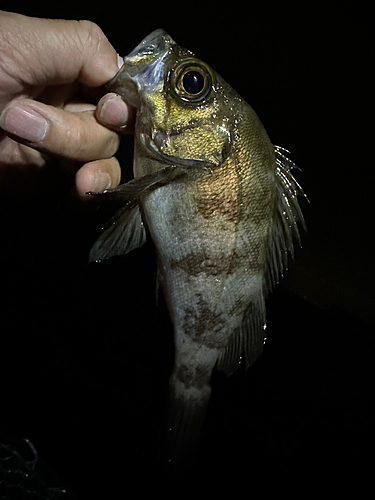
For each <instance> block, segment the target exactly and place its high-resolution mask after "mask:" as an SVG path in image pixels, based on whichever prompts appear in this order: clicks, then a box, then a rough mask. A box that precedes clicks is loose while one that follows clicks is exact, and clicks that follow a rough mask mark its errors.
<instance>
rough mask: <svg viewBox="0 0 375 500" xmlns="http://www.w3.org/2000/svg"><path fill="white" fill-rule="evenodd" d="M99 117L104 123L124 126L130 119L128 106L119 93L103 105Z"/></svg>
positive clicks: (118, 126)
mask: <svg viewBox="0 0 375 500" xmlns="http://www.w3.org/2000/svg"><path fill="white" fill-rule="evenodd" d="M99 118H100V120H101V122H102V123H104V124H107V125H110V126H112V127H117V128H120V127H124V126H126V124H127V123H128V119H129V110H128V106H127V105H126V104H125V103H124V101H123V100H122V99H121V97H120V96H119V95H114V96H113V97H111V98H109V99H108V100H107V101H105V102H104V104H103V105H102V107H101V109H100V111H99Z"/></svg>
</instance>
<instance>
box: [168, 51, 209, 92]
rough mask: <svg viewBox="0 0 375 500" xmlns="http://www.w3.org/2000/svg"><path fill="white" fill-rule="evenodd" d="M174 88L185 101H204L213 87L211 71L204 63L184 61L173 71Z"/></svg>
mask: <svg viewBox="0 0 375 500" xmlns="http://www.w3.org/2000/svg"><path fill="white" fill-rule="evenodd" d="M172 88H173V90H174V92H175V93H176V94H177V96H178V97H179V98H180V99H182V100H184V101H188V102H200V101H203V99H205V98H206V97H207V96H208V95H209V93H210V91H211V89H212V77H211V72H210V71H209V69H208V67H206V65H205V64H203V63H200V62H196V61H194V62H192V61H189V60H188V61H184V62H183V63H182V64H180V65H179V66H177V68H175V70H174V71H173V74H172Z"/></svg>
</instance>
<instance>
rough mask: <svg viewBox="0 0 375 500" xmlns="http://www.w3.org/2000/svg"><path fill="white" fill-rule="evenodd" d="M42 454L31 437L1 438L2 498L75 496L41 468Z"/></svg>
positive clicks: (40, 499)
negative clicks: (52, 484) (38, 465)
mask: <svg viewBox="0 0 375 500" xmlns="http://www.w3.org/2000/svg"><path fill="white" fill-rule="evenodd" d="M38 460H39V457H38V454H37V452H36V449H35V447H34V446H33V444H32V443H31V442H30V441H29V440H28V439H20V440H9V439H4V438H3V437H2V439H1V441H0V499H1V500H50V499H53V500H73V499H75V498H76V497H75V496H73V495H72V494H71V493H69V492H68V491H66V490H64V489H63V488H61V487H59V486H49V485H48V484H47V483H48V482H50V483H51V482H54V478H52V477H51V475H50V474H48V473H47V476H50V477H45V474H43V472H41V471H39V470H38V467H37V463H38Z"/></svg>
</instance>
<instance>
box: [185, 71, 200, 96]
mask: <svg viewBox="0 0 375 500" xmlns="http://www.w3.org/2000/svg"><path fill="white" fill-rule="evenodd" d="M182 84H183V86H184V89H185V90H186V92H188V93H189V94H192V95H196V94H199V92H201V91H202V89H203V87H204V77H203V75H202V74H201V73H199V71H188V72H187V73H185V75H184V77H183V79H182Z"/></svg>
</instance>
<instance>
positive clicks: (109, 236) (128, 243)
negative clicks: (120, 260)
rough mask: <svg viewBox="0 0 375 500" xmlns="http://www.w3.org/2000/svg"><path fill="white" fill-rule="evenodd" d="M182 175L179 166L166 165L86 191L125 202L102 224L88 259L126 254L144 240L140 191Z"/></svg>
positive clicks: (142, 192) (147, 190)
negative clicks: (111, 185) (113, 185)
mask: <svg viewBox="0 0 375 500" xmlns="http://www.w3.org/2000/svg"><path fill="white" fill-rule="evenodd" d="M182 175H184V171H183V170H181V169H180V168H179V167H175V166H168V167H166V168H164V169H162V170H159V171H157V172H154V173H152V174H149V175H145V176H143V177H139V178H138V179H133V180H131V181H130V182H127V183H126V184H121V185H120V186H118V187H117V188H115V189H110V190H107V191H104V193H88V194H92V195H98V196H101V197H111V198H117V199H118V200H120V201H122V202H124V206H123V207H122V208H121V209H120V210H119V211H118V212H117V213H116V214H115V215H114V217H112V219H111V220H110V221H109V222H108V223H107V224H106V225H105V226H104V228H103V232H102V234H101V235H100V236H99V238H98V239H97V241H96V242H95V243H94V245H93V247H92V249H91V251H90V256H89V261H90V262H99V261H101V260H104V259H109V258H110V257H114V256H116V255H126V254H127V253H129V252H131V251H132V250H135V249H136V248H139V247H140V246H142V245H143V244H144V243H145V242H146V230H145V227H144V225H143V221H142V215H141V211H140V208H139V202H140V198H141V196H142V195H145V194H147V192H149V191H152V190H154V189H156V188H158V187H160V186H162V185H165V184H168V183H169V182H172V181H173V180H175V179H176V178H177V177H180V176H182Z"/></svg>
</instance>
